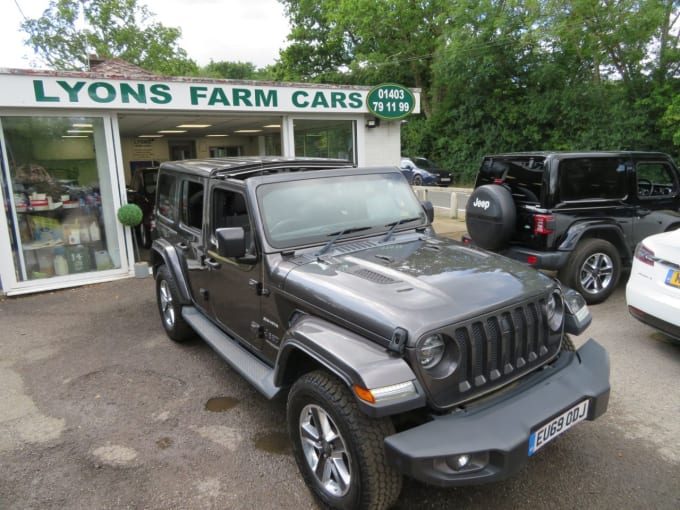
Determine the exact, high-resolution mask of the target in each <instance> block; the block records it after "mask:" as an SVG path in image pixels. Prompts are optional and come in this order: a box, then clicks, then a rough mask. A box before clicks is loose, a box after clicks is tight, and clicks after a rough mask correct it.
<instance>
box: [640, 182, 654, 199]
mask: <svg viewBox="0 0 680 510" xmlns="http://www.w3.org/2000/svg"><path fill="white" fill-rule="evenodd" d="M640 185H642V187H640ZM638 193H639V194H640V196H643V197H648V196H650V195H652V194H654V184H652V181H650V180H649V179H638Z"/></svg>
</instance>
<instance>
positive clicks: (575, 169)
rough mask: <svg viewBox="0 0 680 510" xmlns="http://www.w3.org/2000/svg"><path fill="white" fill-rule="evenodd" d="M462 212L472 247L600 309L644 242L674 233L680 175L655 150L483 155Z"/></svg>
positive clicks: (679, 222)
mask: <svg viewBox="0 0 680 510" xmlns="http://www.w3.org/2000/svg"><path fill="white" fill-rule="evenodd" d="M465 214H466V217H465V221H466V224H467V228H468V234H469V235H468V237H467V239H468V240H469V239H471V240H472V242H473V243H474V244H476V245H477V246H480V247H482V248H485V249H487V250H491V251H495V252H499V253H501V254H503V255H505V256H508V257H510V258H513V259H516V260H520V261H522V262H525V263H528V264H530V265H531V266H533V267H535V268H537V269H548V270H556V271H559V278H560V279H561V280H562V282H564V283H565V284H566V285H568V286H569V287H571V288H573V289H575V290H577V291H578V292H580V293H581V294H582V295H583V297H584V298H585V300H586V302H588V303H591V304H593V303H599V302H601V301H603V300H605V299H607V297H609V295H610V294H611V293H612V292H613V291H614V289H615V288H616V285H617V283H618V281H619V277H620V276H621V272H622V270H623V269H624V268H627V267H630V265H631V264H632V261H633V255H634V253H635V247H636V245H637V244H638V243H639V242H640V241H642V239H644V238H645V237H647V236H649V235H651V234H656V233H660V232H666V231H668V230H674V229H676V228H678V227H680V172H678V169H677V167H676V166H675V163H674V162H673V160H672V159H671V158H670V157H669V156H667V155H666V154H661V153H657V152H569V153H566V152H564V153H563V152H545V153H541V152H537V153H516V154H499V155H494V156H486V157H485V158H484V159H483V161H482V165H481V167H480V170H479V173H478V174H477V180H476V183H475V189H474V191H473V192H472V194H471V195H470V198H469V200H468V202H467V206H466V211H465Z"/></svg>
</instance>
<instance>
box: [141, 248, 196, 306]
mask: <svg viewBox="0 0 680 510" xmlns="http://www.w3.org/2000/svg"><path fill="white" fill-rule="evenodd" d="M150 257H151V267H152V270H153V276H154V278H156V277H157V276H158V268H159V267H160V266H161V265H165V266H166V267H167V268H168V271H170V274H171V275H172V276H173V278H174V279H175V282H176V283H177V290H178V291H179V293H180V304H182V305H189V304H191V302H192V301H191V292H190V291H189V287H188V285H187V280H186V278H185V275H184V271H183V269H182V263H181V260H180V258H179V257H178V255H177V251H176V250H175V247H174V246H173V245H172V244H170V243H169V242H168V241H167V240H165V239H156V240H154V241H153V243H152V245H151V252H150Z"/></svg>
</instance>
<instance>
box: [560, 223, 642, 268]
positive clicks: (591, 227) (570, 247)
mask: <svg viewBox="0 0 680 510" xmlns="http://www.w3.org/2000/svg"><path fill="white" fill-rule="evenodd" d="M584 239H601V240H603V241H607V242H608V243H610V244H611V245H613V246H614V248H616V250H617V251H618V252H619V255H620V256H621V260H623V261H626V263H629V262H630V261H631V260H632V255H633V254H632V251H631V249H630V248H629V247H628V245H627V244H626V241H625V237H624V235H623V231H622V230H621V227H619V226H618V225H615V224H607V223H601V222H583V223H578V224H576V225H572V226H571V227H570V228H569V230H568V231H567V234H566V237H565V239H564V241H562V243H560V246H559V248H558V249H559V250H560V251H574V249H575V248H576V246H577V245H578V244H579V243H580V242H581V241H582V240H584Z"/></svg>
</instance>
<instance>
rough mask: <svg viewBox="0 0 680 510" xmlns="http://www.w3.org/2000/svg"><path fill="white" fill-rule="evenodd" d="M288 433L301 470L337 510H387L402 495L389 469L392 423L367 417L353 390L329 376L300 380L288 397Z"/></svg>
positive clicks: (317, 374)
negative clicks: (387, 452) (388, 443)
mask: <svg viewBox="0 0 680 510" xmlns="http://www.w3.org/2000/svg"><path fill="white" fill-rule="evenodd" d="M287 414H288V430H289V433H290V437H291V441H292V443H293V452H294V454H295V460H296V461H297V464H298V467H299V468H300V471H301V472H302V475H303V477H304V479H305V481H306V482H307V485H308V486H309V487H310V488H311V489H312V491H313V492H314V494H315V495H316V496H317V497H318V498H319V499H320V500H321V501H322V502H323V503H324V504H325V505H328V506H329V507H331V508H338V509H369V508H370V509H374V508H375V509H381V508H388V507H389V506H390V505H392V504H393V503H394V502H395V501H396V499H397V497H398V496H399V492H400V491H401V475H400V474H399V473H398V472H397V471H396V470H395V469H393V468H392V467H390V466H388V465H387V462H386V460H385V452H384V442H383V440H384V438H385V437H386V436H388V435H391V434H394V426H393V425H392V422H391V421H389V420H388V419H387V418H383V419H371V418H369V417H368V416H366V415H365V414H364V413H362V412H361V410H360V409H359V407H358V405H357V403H356V401H355V400H354V397H353V396H352V394H351V393H350V391H349V389H348V388H347V386H346V385H345V384H343V383H342V382H341V381H340V380H338V379H337V378H336V377H334V376H332V375H331V374H329V373H327V372H325V371H316V372H311V373H308V374H305V375H303V376H302V377H301V378H300V379H298V380H297V381H296V382H295V384H294V385H293V387H292V388H291V390H290V393H289V395H288V410H287Z"/></svg>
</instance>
